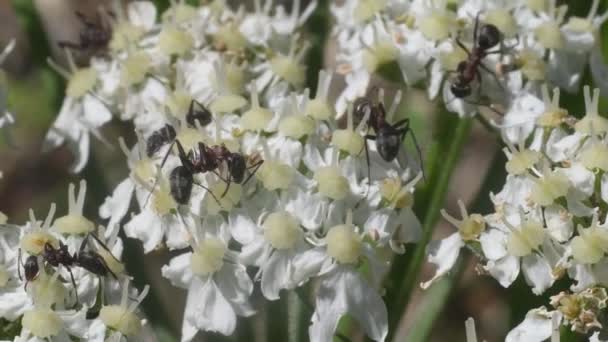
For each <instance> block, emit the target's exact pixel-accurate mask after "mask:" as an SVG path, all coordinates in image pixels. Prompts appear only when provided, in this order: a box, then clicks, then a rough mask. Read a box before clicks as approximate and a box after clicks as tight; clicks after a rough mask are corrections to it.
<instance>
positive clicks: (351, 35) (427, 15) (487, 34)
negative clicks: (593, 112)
mask: <svg viewBox="0 0 608 342" xmlns="http://www.w3.org/2000/svg"><path fill="white" fill-rule="evenodd" d="M598 6H599V0H594V1H593V2H592V5H591V8H590V10H589V13H588V15H587V17H576V16H569V18H568V19H567V20H566V16H567V12H568V8H567V6H566V5H562V6H557V5H556V1H555V0H551V1H536V0H532V1H523V0H522V1H502V0H495V1H478V0H465V1H458V2H454V1H444V0H438V1H428V0H410V1H397V0H360V1H359V0H346V1H344V2H342V3H341V4H334V5H332V7H331V9H332V12H333V14H334V16H335V18H336V22H337V23H336V27H335V29H334V30H335V35H336V37H337V44H338V53H337V61H338V63H339V68H338V70H339V71H341V72H342V73H344V74H346V81H347V84H348V86H347V87H346V89H345V90H344V92H343V93H342V95H341V96H340V99H339V101H338V106H339V108H345V106H346V102H347V101H349V100H351V101H352V100H353V99H354V98H356V97H357V96H361V95H362V94H364V93H365V92H366V89H367V87H368V84H369V82H370V78H371V75H372V74H374V73H378V74H380V75H390V76H393V75H395V74H398V73H399V71H400V73H401V78H402V80H403V81H404V82H405V83H406V84H408V85H416V84H418V83H420V82H424V83H425V85H426V86H427V91H428V95H429V98H431V99H433V98H436V97H437V96H439V95H440V94H441V96H442V97H443V100H444V103H445V105H446V107H447V109H448V110H450V111H452V112H457V113H458V114H459V115H460V116H472V115H475V114H476V112H477V107H478V105H480V104H481V105H486V106H488V105H492V106H495V105H502V106H504V107H506V108H508V109H509V110H508V111H507V115H506V117H505V124H506V125H507V126H509V127H511V126H519V125H522V124H523V123H522V122H521V118H520V117H517V115H516V114H517V113H520V114H521V112H522V108H526V110H527V111H528V112H530V113H532V114H533V113H535V112H536V109H538V107H539V105H538V102H537V101H533V100H532V99H530V95H540V94H539V92H540V86H541V85H542V84H544V83H549V84H552V85H554V86H558V87H560V88H562V89H565V90H567V91H570V92H574V91H577V90H578V89H579V83H580V80H581V77H582V73H583V70H584V69H585V66H586V65H588V64H589V65H590V66H591V67H592V68H594V70H596V69H597V70H598V72H594V73H593V76H594V77H596V76H597V81H598V82H601V83H602V84H605V81H604V80H603V79H602V75H605V72H604V73H602V72H600V71H599V70H603V69H605V66H604V62H603V58H602V56H601V52H600V44H599V40H598V39H597V35H598V28H599V27H600V25H601V24H602V23H603V22H604V21H606V19H608V13H603V14H598V13H597V10H598ZM486 25H493V26H494V28H496V29H497V30H498V32H495V30H491V29H487V27H485V26H486ZM488 46H489V48H488V49H486V47H488ZM474 50H476V51H474ZM480 51H482V53H483V54H482V55H479V54H478V53H479V52H480ZM472 56H481V59H480V61H481V64H480V66H474V65H472V64H469V66H472V68H468V70H464V69H466V68H465V65H463V64H462V63H465V64H466V61H467V59H468V58H470V57H472ZM472 58H474V57H472ZM471 71H473V73H471ZM459 78H461V79H460V80H459ZM454 86H457V88H458V89H452V87H454ZM458 90H460V91H458ZM463 95H464V96H463ZM511 109H513V110H514V112H513V113H511V111H512V110H511Z"/></svg>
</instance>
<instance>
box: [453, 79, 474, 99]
mask: <svg viewBox="0 0 608 342" xmlns="http://www.w3.org/2000/svg"><path fill="white" fill-rule="evenodd" d="M450 91H451V92H452V94H453V95H454V97H456V98H459V99H462V98H465V97H467V96H469V95H471V86H470V85H468V84H460V83H453V84H452V85H450Z"/></svg>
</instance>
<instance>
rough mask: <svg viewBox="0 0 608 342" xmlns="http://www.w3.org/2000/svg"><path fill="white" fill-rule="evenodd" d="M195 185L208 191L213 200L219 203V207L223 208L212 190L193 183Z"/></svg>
mask: <svg viewBox="0 0 608 342" xmlns="http://www.w3.org/2000/svg"><path fill="white" fill-rule="evenodd" d="M192 183H193V184H195V185H198V186H200V187H201V188H203V189H205V190H207V192H208V193H209V195H211V197H213V199H214V200H215V201H216V202H217V204H219V206H220V207H221V206H222V203H220V200H218V199H217V197H215V195H214V194H213V192H212V191H211V189H209V188H208V187H206V186H204V185H203V184H200V183H197V182H192Z"/></svg>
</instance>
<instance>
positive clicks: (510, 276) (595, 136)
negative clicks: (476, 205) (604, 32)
mask: <svg viewBox="0 0 608 342" xmlns="http://www.w3.org/2000/svg"><path fill="white" fill-rule="evenodd" d="M543 93H544V103H545V106H544V111H543V113H542V115H540V116H539V117H538V119H537V121H536V125H535V127H534V129H533V131H532V132H531V133H530V136H529V137H527V136H523V137H522V140H520V142H519V143H518V144H517V145H512V144H510V143H508V144H507V146H508V147H506V148H505V149H504V152H505V154H506V155H507V158H508V162H507V163H506V165H505V167H506V170H507V172H508V176H507V178H506V181H505V185H504V187H503V189H502V190H501V191H500V192H499V193H497V194H495V195H491V199H492V202H493V203H494V207H495V212H494V213H491V214H488V215H485V216H482V215H480V214H471V215H468V214H467V212H466V209H465V208H464V205H462V203H460V205H461V208H462V217H463V218H462V219H461V220H457V219H455V218H453V217H451V216H449V215H448V214H447V213H445V212H444V216H445V217H446V219H447V220H448V221H450V222H451V223H452V224H454V225H455V226H456V227H457V228H458V232H456V233H454V234H453V235H451V236H449V237H448V238H446V239H444V240H441V241H436V242H434V243H432V244H431V245H430V246H429V260H430V261H431V262H433V263H435V264H437V265H438V270H437V274H436V275H435V277H434V278H433V279H432V280H431V281H429V282H427V283H424V284H423V286H425V287H426V286H428V285H430V283H431V282H432V281H433V280H435V279H437V278H438V277H440V276H441V275H443V274H445V273H446V272H447V271H449V270H450V269H451V268H452V267H453V265H454V263H455V261H456V258H457V257H458V254H459V251H460V249H461V247H464V246H466V247H468V248H470V249H471V250H473V251H474V252H475V253H476V254H478V255H479V256H480V258H481V260H482V261H483V263H484V266H483V269H484V270H485V271H486V272H487V273H488V274H489V275H490V276H492V277H494V278H495V279H496V280H497V281H498V282H499V283H500V284H501V285H502V286H504V287H508V286H510V285H511V284H512V283H513V282H514V281H515V279H516V278H517V277H518V275H519V273H520V272H521V273H523V276H524V278H525V281H526V283H527V284H528V285H529V286H530V287H531V289H532V292H533V293H535V294H537V295H540V294H542V293H544V292H545V291H546V290H547V289H549V288H551V287H552V286H553V284H554V283H555V281H557V280H558V279H562V278H566V277H567V278H568V279H569V280H570V281H571V284H572V285H571V287H570V290H571V292H570V293H561V294H559V295H557V296H554V297H553V298H552V302H551V305H552V306H553V307H554V308H555V310H556V311H553V312H551V311H546V309H544V308H543V309H535V310H536V311H534V312H531V313H529V316H530V317H529V318H526V322H524V323H522V325H520V326H519V327H517V328H516V329H515V330H513V331H512V332H511V334H510V336H512V339H507V340H511V341H533V340H534V341H541V340H544V339H546V338H548V337H549V336H551V329H550V327H551V324H550V320H551V317H552V316H553V314H554V312H556V313H558V314H559V315H560V319H561V317H563V321H562V322H563V324H568V325H570V326H571V327H572V329H573V330H576V331H579V332H584V333H586V332H588V331H590V330H591V329H593V328H596V327H601V324H600V322H599V321H597V319H596V317H597V315H598V314H599V311H600V310H602V309H604V308H605V306H606V303H605V302H606V294H605V290H604V289H603V288H596V287H595V286H597V285H601V284H605V283H606V279H607V278H606V277H607V275H606V272H605V269H606V268H605V265H606V263H607V262H608V258H607V257H606V252H608V227H607V226H606V218H607V216H608V211H607V207H606V201H607V200H608V176H607V175H606V171H608V164H606V160H608V144H607V143H606V133H607V132H608V120H607V119H605V118H603V117H601V116H600V115H599V114H598V102H599V90H598V89H595V90H594V91H593V94H592V92H591V91H590V88H589V87H587V86H586V87H585V88H584V96H585V105H586V113H585V115H584V117H582V118H581V119H575V118H574V117H573V116H570V115H569V114H568V112H567V111H565V110H564V109H563V108H560V107H559V92H558V91H557V90H555V91H554V94H553V97H552V98H550V96H549V92H548V91H547V89H546V88H545V89H544V91H543ZM526 138H527V139H526ZM539 310H541V311H542V310H544V311H543V312H542V313H541V312H540V311H539ZM539 317H545V318H544V319H541V318H539ZM533 322H534V323H533ZM542 327H544V328H542ZM513 336H519V337H517V338H515V337H513ZM531 336H534V337H531Z"/></svg>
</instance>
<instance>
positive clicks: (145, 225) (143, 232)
mask: <svg viewBox="0 0 608 342" xmlns="http://www.w3.org/2000/svg"><path fill="white" fill-rule="evenodd" d="M162 225H163V222H162V220H161V219H159V218H158V216H156V214H154V213H153V212H152V211H151V210H143V211H142V212H141V213H139V214H137V215H135V216H133V217H132V218H131V220H130V221H129V222H127V224H125V225H124V230H125V234H126V235H127V236H128V237H130V238H135V239H138V240H141V241H142V242H143V244H144V252H145V253H149V252H151V251H152V250H153V249H154V248H156V246H158V245H159V244H160V242H161V241H162V239H163V227H162Z"/></svg>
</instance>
